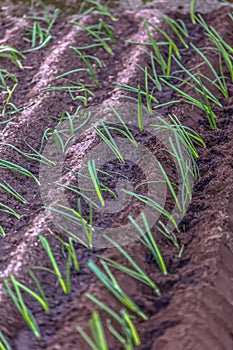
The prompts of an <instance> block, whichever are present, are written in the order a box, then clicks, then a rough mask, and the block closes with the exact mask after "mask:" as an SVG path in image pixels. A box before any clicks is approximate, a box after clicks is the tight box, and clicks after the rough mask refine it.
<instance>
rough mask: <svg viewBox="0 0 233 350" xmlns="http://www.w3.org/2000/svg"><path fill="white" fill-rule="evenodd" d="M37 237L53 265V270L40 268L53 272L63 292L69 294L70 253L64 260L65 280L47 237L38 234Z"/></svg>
mask: <svg viewBox="0 0 233 350" xmlns="http://www.w3.org/2000/svg"><path fill="white" fill-rule="evenodd" d="M39 238H40V241H41V244H42V246H43V248H44V250H45V251H46V253H47V255H48V258H49V260H50V262H51V264H52V267H53V270H50V269H45V268H42V269H45V270H47V271H49V272H51V273H53V274H55V276H56V277H57V279H58V281H59V283H60V285H61V287H62V290H63V292H64V293H65V294H70V269H71V265H72V259H71V256H70V255H69V256H68V259H67V262H66V280H64V279H63V277H62V274H61V271H60V269H59V267H58V264H57V262H56V260H55V258H54V255H53V253H52V250H51V247H50V245H49V242H48V241H47V239H46V238H45V237H43V236H41V235H39Z"/></svg>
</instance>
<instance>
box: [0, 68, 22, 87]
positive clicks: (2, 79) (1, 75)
mask: <svg viewBox="0 0 233 350" xmlns="http://www.w3.org/2000/svg"><path fill="white" fill-rule="evenodd" d="M8 80H10V81H11V82H13V83H15V84H16V83H18V79H17V78H16V76H15V75H14V74H13V73H10V72H9V71H8V70H6V69H0V84H1V85H0V89H1V90H4V91H6V92H7V91H8V83H7V81H8Z"/></svg>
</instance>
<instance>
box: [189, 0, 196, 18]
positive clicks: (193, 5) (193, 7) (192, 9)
mask: <svg viewBox="0 0 233 350" xmlns="http://www.w3.org/2000/svg"><path fill="white" fill-rule="evenodd" d="M196 2H197V0H191V1H190V18H191V21H192V23H193V24H196V23H197V22H196V15H195V10H196Z"/></svg>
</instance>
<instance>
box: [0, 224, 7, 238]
mask: <svg viewBox="0 0 233 350" xmlns="http://www.w3.org/2000/svg"><path fill="white" fill-rule="evenodd" d="M4 236H6V232H5V230H4V228H3V227H2V225H0V237H4Z"/></svg>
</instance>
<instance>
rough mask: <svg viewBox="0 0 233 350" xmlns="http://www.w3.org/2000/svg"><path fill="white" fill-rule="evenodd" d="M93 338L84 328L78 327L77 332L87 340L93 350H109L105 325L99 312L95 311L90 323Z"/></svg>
mask: <svg viewBox="0 0 233 350" xmlns="http://www.w3.org/2000/svg"><path fill="white" fill-rule="evenodd" d="M89 324H90V328H91V333H92V337H93V339H94V340H92V339H91V338H90V337H89V336H88V334H87V333H86V332H85V331H84V330H83V329H82V327H77V330H78V331H79V333H80V334H81V336H82V337H83V338H84V339H85V341H86V342H87V344H88V345H89V346H90V347H91V349H92V350H108V349H109V348H108V345H107V341H106V338H105V334H104V329H103V325H102V322H101V319H100V315H99V312H98V311H97V310H95V311H94V312H93V314H92V319H91V320H90V321H89Z"/></svg>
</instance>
